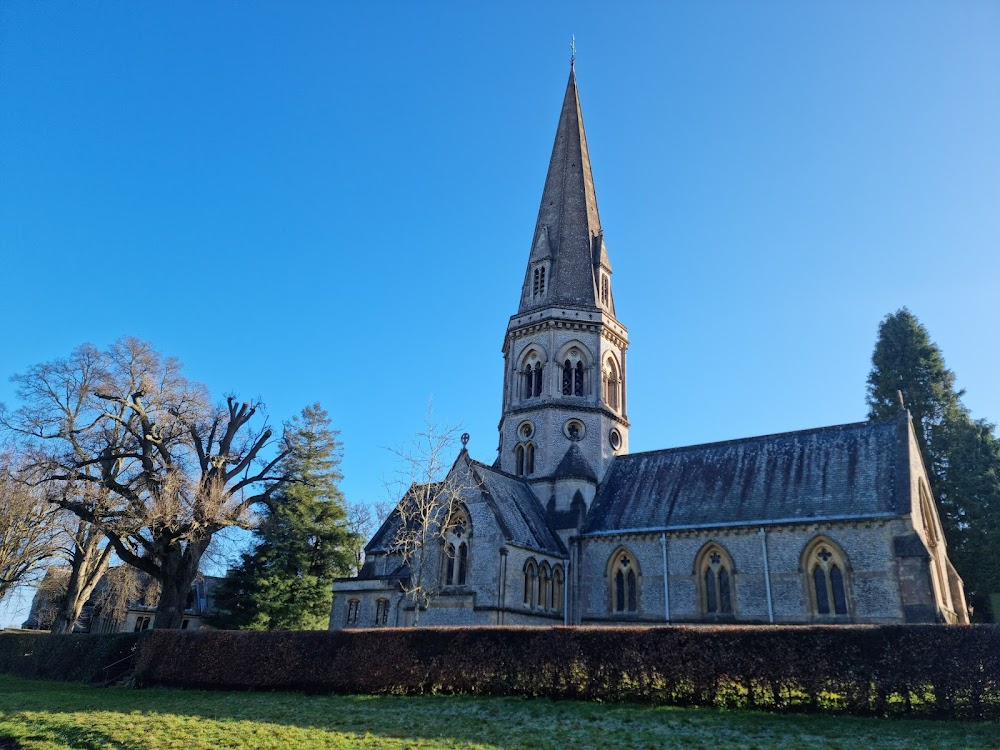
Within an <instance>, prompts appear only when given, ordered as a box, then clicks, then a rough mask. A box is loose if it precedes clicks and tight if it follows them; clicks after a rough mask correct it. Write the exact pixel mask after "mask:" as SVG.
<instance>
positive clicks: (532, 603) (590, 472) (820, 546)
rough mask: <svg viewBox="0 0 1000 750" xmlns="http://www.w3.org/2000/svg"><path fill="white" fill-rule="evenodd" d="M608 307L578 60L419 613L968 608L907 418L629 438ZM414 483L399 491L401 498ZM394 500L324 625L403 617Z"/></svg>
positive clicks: (449, 620) (622, 374) (457, 617)
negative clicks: (494, 420) (716, 438)
mask: <svg viewBox="0 0 1000 750" xmlns="http://www.w3.org/2000/svg"><path fill="white" fill-rule="evenodd" d="M627 349H628V330H627V329H626V328H625V326H624V325H623V324H622V323H621V322H620V321H619V320H618V318H617V317H616V314H615V299H614V294H613V289H612V285H611V262H610V259H609V255H608V250H607V247H606V245H605V241H604V232H603V229H602V227H601V222H600V216H599V214H598V210H597V199H596V194H595V191H594V181H593V176H592V174H591V167H590V155H589V152H588V149H587V140H586V136H585V134H584V128H583V118H582V114H581V110H580V101H579V95H578V92H577V83H576V76H575V73H574V72H573V70H572V69H571V71H570V77H569V83H568V85H567V88H566V95H565V98H564V100H563V106H562V111H561V114H560V117H559V125H558V128H557V130H556V140H555V145H554V147H553V150H552V157H551V161H550V163H549V169H548V174H547V177H546V180H545V187H544V189H543V192H542V202H541V206H540V208H539V212H538V220H537V223H536V226H535V233H534V237H533V241H532V244H531V249H530V254H529V257H528V265H527V269H526V271H525V277H524V283H523V285H522V288H521V295H520V304H519V307H518V310H517V312H516V313H515V314H514V315H513V316H512V317H511V318H510V322H509V324H508V326H507V335H506V339H505V341H504V346H503V355H504V369H503V378H502V382H503V408H502V414H501V419H500V449H499V457H498V458H497V460H496V461H495V462H494V463H493V464H492V465H486V464H483V463H480V462H478V461H475V460H473V459H472V457H471V456H470V455H469V454H468V452H467V451H466V450H465V448H464V447H463V450H462V451H461V453H460V454H459V456H458V458H457V460H456V461H455V464H454V466H453V467H452V469H451V472H450V474H449V478H448V481H450V482H453V483H454V486H456V487H459V488H461V497H460V502H457V503H455V505H454V507H453V508H452V509H451V510H450V518H449V519H447V520H446V521H445V523H444V528H439V529H436V530H435V531H436V532H440V533H435V534H433V535H432V538H433V540H434V541H433V542H431V543H429V544H427V545H425V552H426V554H427V556H428V559H429V560H430V565H429V566H427V567H426V568H425V570H427V569H429V570H430V571H431V574H430V575H431V578H432V582H431V584H432V587H433V589H434V590H433V596H432V597H431V598H430V599H429V601H428V602H427V604H426V611H423V612H422V613H421V615H420V620H419V622H420V624H422V625H459V624H480V625H485V624H535V625H544V624H561V623H567V624H588V625H593V624H601V623H607V624H611V623H641V624H649V625H655V624H663V623H700V622H744V623H811V622H830V623H838V622H842V623H847V622H851V623H904V622H951V623H960V622H967V621H968V616H967V612H966V605H965V596H964V592H963V588H962V581H961V579H960V578H959V576H958V574H957V573H956V572H955V569H954V568H953V567H952V565H951V563H950V562H949V560H948V554H947V547H946V544H945V539H944V537H943V535H942V532H941V522H940V519H939V517H938V513H937V510H936V507H935V503H934V500H933V494H932V492H931V488H930V485H929V482H928V479H927V473H926V471H925V469H924V466H923V465H922V463H921V458H920V452H919V450H918V447H917V443H916V438H915V435H914V431H913V427H912V425H911V424H910V419H909V416H908V415H907V414H906V413H905V412H903V411H902V410H901V413H900V415H899V416H898V417H897V418H895V419H891V420H888V421H882V422H862V423H857V424H847V425H839V426H834V427H822V428H818V429H813V430H804V431H800V432H791V433H785V434H780V435H766V436H762V437H755V438H748V439H743V440H731V441H726V442H722V443H713V444H709V445H697V446H690V447H685V448H672V449H667V450H661V451H651V452H645V453H631V454H630V453H629V441H628V431H629V420H628V416H627V406H628V399H627V389H626V385H627V375H628V368H627V364H626V352H627ZM403 502H406V499H405V498H404V500H403ZM401 523H402V520H401V515H400V509H399V507H397V509H396V510H395V511H394V512H393V513H392V514H391V515H390V517H389V518H388V519H387V520H386V522H385V523H384V524H383V526H382V527H381V528H380V529H379V530H378V532H377V533H376V534H375V536H374V537H373V538H372V540H371V542H370V543H369V544H368V546H367V547H366V560H365V564H364V566H363V568H362V570H361V571H360V574H359V575H358V576H357V577H355V578H347V579H340V580H338V581H337V582H336V583H335V584H334V599H333V609H332V613H331V619H330V627H331V628H333V629H338V628H348V627H372V626H393V625H405V624H408V623H410V622H412V621H413V618H414V604H413V599H412V597H409V596H407V595H406V592H407V591H408V590H409V589H410V588H411V584H412V575H413V571H412V570H411V565H409V564H408V563H407V560H406V559H405V558H404V556H403V555H402V554H401V552H400V549H399V545H398V541H399V528H400V525H401Z"/></svg>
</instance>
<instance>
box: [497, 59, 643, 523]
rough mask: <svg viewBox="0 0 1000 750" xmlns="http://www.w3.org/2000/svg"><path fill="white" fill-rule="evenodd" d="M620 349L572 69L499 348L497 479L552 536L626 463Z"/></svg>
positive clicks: (621, 336)
mask: <svg viewBox="0 0 1000 750" xmlns="http://www.w3.org/2000/svg"><path fill="white" fill-rule="evenodd" d="M627 349H628V330H627V329H626V328H625V326H624V325H622V324H621V322H620V321H619V320H618V317H617V315H616V314H615V306H614V300H613V297H612V295H611V264H610V262H608V252H607V250H606V249H605V247H604V233H603V231H602V230H601V219H600V216H599V215H598V213H597V196H596V194H595V192H594V177H593V174H592V173H591V169H590V154H589V152H588V150H587V136H586V135H585V134H584V130H583V116H582V115H581V113H580V95H579V93H578V92H577V88H576V73H575V71H574V70H573V69H572V66H571V67H570V73H569V83H568V84H567V86H566V95H565V96H564V97H563V104H562V111H561V112H560V114H559V127H558V128H557V129H556V142H555V145H554V146H553V147H552V158H551V159H550V160H549V171H548V174H547V175H546V176H545V188H544V190H543V191H542V205H541V207H540V208H539V209H538V221H537V222H536V223H535V234H534V236H533V237H532V242H531V253H530V255H529V257H528V270H527V273H526V274H525V277H524V285H523V287H522V288H521V302H520V305H519V306H518V310H517V312H516V313H515V314H514V315H512V316H511V319H510V322H509V323H508V324H507V335H506V336H505V338H504V346H503V353H504V387H503V388H504V390H503V414H502V416H501V418H500V425H499V427H500V464H499V465H500V468H502V469H503V470H504V471H506V472H508V473H510V474H514V475H515V476H518V477H523V478H524V479H525V481H527V482H528V483H529V484H530V486H531V488H532V490H533V491H534V492H535V495H536V496H537V497H538V499H539V500H540V501H541V502H542V503H544V504H545V506H546V507H547V508H550V509H551V512H552V514H554V515H552V519H555V520H552V521H551V522H552V523H554V524H557V525H556V528H559V529H564V528H567V529H568V528H569V526H566V527H564V526H562V525H559V524H564V523H565V524H570V525H573V524H577V523H578V522H579V521H580V519H581V518H582V517H583V516H582V515H581V512H583V511H585V510H586V509H587V508H589V507H590V502H591V501H592V500H593V499H594V497H595V493H596V491H597V486H598V484H599V483H600V481H601V478H602V477H603V476H604V473H605V471H607V469H608V467H609V466H610V465H611V462H612V461H613V460H614V459H615V456H618V455H621V454H623V453H628V428H629V422H628V416H627V409H626V405H627V402H626V388H625V384H626V373H627V370H626V366H625V355H626V351H627ZM577 500H579V502H577ZM560 519H561V520H560Z"/></svg>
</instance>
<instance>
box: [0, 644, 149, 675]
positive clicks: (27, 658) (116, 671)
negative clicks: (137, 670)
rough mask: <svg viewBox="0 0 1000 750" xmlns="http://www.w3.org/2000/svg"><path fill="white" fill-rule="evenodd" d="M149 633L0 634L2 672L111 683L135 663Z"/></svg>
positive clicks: (0, 668)
mask: <svg viewBox="0 0 1000 750" xmlns="http://www.w3.org/2000/svg"><path fill="white" fill-rule="evenodd" d="M145 636H146V633H114V634H108V635H81V634H76V635H51V634H49V633H0V673H3V674H11V675H16V676H18V677H30V678H33V679H39V680H68V681H71V682H89V683H110V682H115V681H117V680H120V679H122V678H123V677H125V676H126V675H128V674H129V673H130V672H131V671H132V668H133V667H134V666H135V657H136V655H137V652H138V648H139V644H140V643H141V642H142V639H143V638H144V637H145Z"/></svg>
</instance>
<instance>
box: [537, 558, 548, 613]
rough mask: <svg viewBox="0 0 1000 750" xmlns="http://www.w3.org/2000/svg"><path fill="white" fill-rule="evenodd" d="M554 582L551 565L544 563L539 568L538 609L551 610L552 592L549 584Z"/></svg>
mask: <svg viewBox="0 0 1000 750" xmlns="http://www.w3.org/2000/svg"><path fill="white" fill-rule="evenodd" d="M551 581H552V574H551V573H550V572H549V564H548V563H546V562H543V563H542V564H541V565H540V566H539V568H538V600H537V602H536V603H537V604H538V608H539V609H551V607H552V591H551V589H550V588H549V584H550V583H551Z"/></svg>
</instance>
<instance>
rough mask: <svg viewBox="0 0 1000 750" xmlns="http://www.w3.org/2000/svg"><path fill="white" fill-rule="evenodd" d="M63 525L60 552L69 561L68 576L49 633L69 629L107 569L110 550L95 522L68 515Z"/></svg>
mask: <svg viewBox="0 0 1000 750" xmlns="http://www.w3.org/2000/svg"><path fill="white" fill-rule="evenodd" d="M67 515H69V514H67ZM66 526H67V528H66V535H65V536H66V546H65V547H64V548H63V550H62V555H63V556H64V557H65V559H66V561H67V562H68V563H69V577H68V579H67V581H66V591H65V594H64V596H63V597H62V598H61V599H60V602H61V603H60V605H59V609H58V611H57V612H56V614H55V616H54V618H53V620H52V625H51V628H52V632H53V633H72V632H73V627H74V626H75V625H76V623H77V621H78V620H79V619H80V613H81V612H82V611H83V607H84V605H85V604H86V603H87V600H89V599H90V597H91V595H92V594H93V593H94V589H95V588H97V585H98V584H99V583H100V582H101V579H102V578H104V574H105V573H106V572H107V570H108V565H109V564H110V562H111V553H112V551H113V549H114V548H113V547H112V545H111V543H110V541H108V538H107V535H106V534H105V533H104V532H103V531H101V529H100V528H99V527H98V526H97V525H96V524H93V523H90V522H88V521H85V520H83V519H82V518H79V517H78V516H74V515H70V516H69V518H67V519H66Z"/></svg>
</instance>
